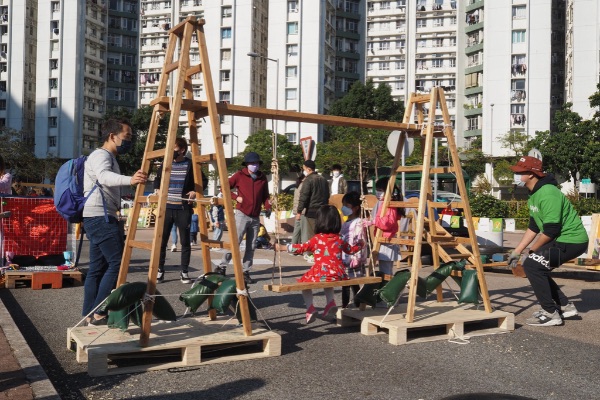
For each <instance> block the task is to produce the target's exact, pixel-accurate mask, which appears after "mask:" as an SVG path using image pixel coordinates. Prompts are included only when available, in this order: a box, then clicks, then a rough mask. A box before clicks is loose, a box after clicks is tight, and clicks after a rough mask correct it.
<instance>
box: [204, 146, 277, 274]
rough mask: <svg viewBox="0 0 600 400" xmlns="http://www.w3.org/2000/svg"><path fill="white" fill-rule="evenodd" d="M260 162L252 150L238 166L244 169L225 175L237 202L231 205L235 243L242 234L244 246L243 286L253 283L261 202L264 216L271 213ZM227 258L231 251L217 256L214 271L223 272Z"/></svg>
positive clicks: (267, 187) (266, 186)
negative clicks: (229, 175)
mask: <svg viewBox="0 0 600 400" xmlns="http://www.w3.org/2000/svg"><path fill="white" fill-rule="evenodd" d="M262 163H263V162H262V161H261V159H260V157H259V155H258V154H257V153H255V152H250V153H248V154H246V155H245V156H244V162H243V163H242V165H243V166H244V168H242V169H241V170H239V171H238V172H236V173H235V174H233V175H232V176H231V178H229V186H230V188H231V189H232V191H233V192H237V196H235V195H233V194H232V197H233V198H235V200H236V202H237V204H236V206H235V208H236V209H235V227H236V229H237V236H238V243H240V244H241V243H242V239H243V237H244V235H246V249H245V251H244V257H243V260H242V261H243V270H244V281H245V282H246V285H249V284H251V283H254V281H253V280H252V278H250V269H251V268H252V259H253V258H254V250H255V248H256V237H257V236H258V228H259V227H260V219H259V216H260V210H261V208H262V205H263V204H264V205H265V209H266V214H265V215H266V217H267V218H268V217H269V215H270V214H271V202H270V201H269V186H268V182H267V178H266V176H265V174H263V173H262V171H260V166H261V165H262ZM229 261H231V252H227V253H225V254H224V255H223V258H221V261H220V263H219V266H218V267H217V268H216V269H215V271H216V272H218V273H220V274H222V275H225V271H226V268H227V264H229Z"/></svg>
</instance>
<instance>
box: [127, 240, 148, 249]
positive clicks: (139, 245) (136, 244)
mask: <svg viewBox="0 0 600 400" xmlns="http://www.w3.org/2000/svg"><path fill="white" fill-rule="evenodd" d="M127 246H129V247H131V248H132V249H142V250H149V251H151V250H152V242H140V241H139V240H129V241H128V242H127Z"/></svg>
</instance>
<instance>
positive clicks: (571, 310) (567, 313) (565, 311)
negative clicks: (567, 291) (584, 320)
mask: <svg viewBox="0 0 600 400" xmlns="http://www.w3.org/2000/svg"><path fill="white" fill-rule="evenodd" d="M578 315H579V311H577V309H576V308H575V304H573V303H569V304H567V305H566V306H564V307H563V308H562V317H563V318H571V317H576V316H578Z"/></svg>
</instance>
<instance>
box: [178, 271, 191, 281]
mask: <svg viewBox="0 0 600 400" xmlns="http://www.w3.org/2000/svg"><path fill="white" fill-rule="evenodd" d="M180 278H181V283H190V282H192V280H191V279H190V276H189V275H188V273H187V272H182V273H181V275H180Z"/></svg>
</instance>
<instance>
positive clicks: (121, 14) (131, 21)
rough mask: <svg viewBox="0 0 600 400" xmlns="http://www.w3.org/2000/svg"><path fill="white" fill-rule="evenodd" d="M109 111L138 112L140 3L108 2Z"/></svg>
mask: <svg viewBox="0 0 600 400" xmlns="http://www.w3.org/2000/svg"><path fill="white" fill-rule="evenodd" d="M107 5H108V35H107V42H106V46H107V51H106V64H107V74H106V109H107V110H112V109H126V110H129V111H133V110H135V109H136V108H137V88H138V78H137V77H138V73H137V69H138V61H139V54H138V48H139V16H140V5H139V3H138V1H137V0H108V1H107Z"/></svg>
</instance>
